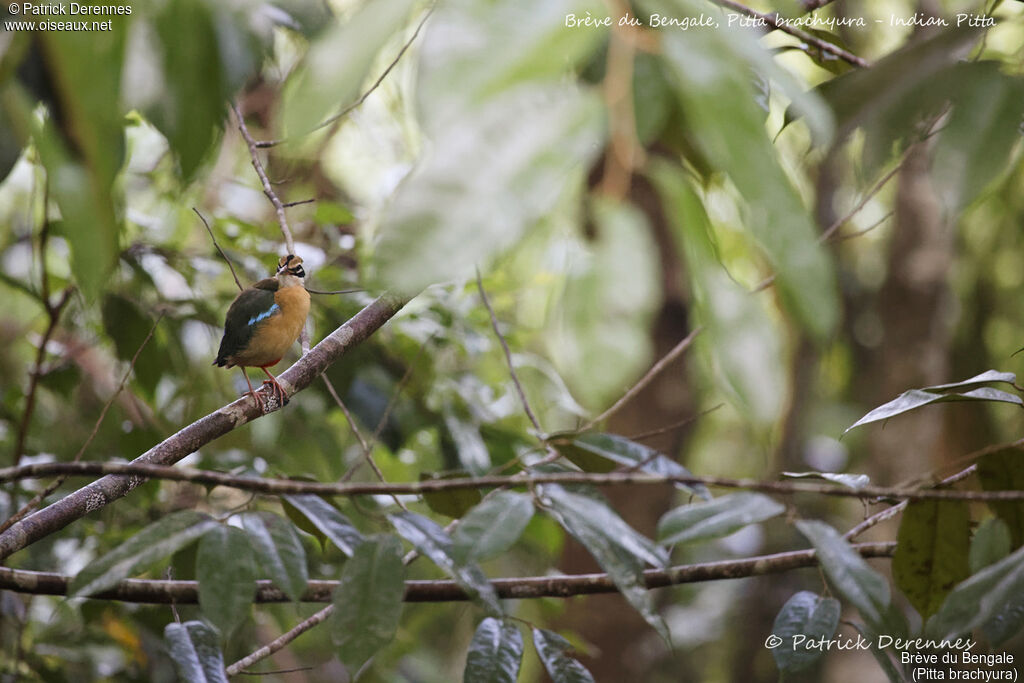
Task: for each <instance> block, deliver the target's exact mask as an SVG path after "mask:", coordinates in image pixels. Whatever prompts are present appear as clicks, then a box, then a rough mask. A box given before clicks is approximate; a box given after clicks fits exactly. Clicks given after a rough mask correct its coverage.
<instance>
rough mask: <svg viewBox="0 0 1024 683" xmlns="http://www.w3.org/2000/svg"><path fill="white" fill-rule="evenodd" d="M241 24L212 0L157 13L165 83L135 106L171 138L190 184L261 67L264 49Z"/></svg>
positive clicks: (171, 5)
mask: <svg viewBox="0 0 1024 683" xmlns="http://www.w3.org/2000/svg"><path fill="white" fill-rule="evenodd" d="M241 21H242V17H241V16H240V15H238V14H235V13H233V12H231V11H230V10H229V9H228V8H226V7H224V6H222V5H221V4H220V3H215V2H207V0H175V1H174V2H167V3H162V4H161V5H160V6H159V7H158V8H157V11H156V12H155V13H154V14H153V15H152V28H153V30H154V31H155V38H156V40H154V41H152V43H151V45H152V47H151V48H150V49H153V50H155V51H157V52H158V53H159V58H160V59H161V60H162V65H161V66H162V67H163V68H162V69H161V70H160V77H161V79H160V80H162V82H159V81H158V82H157V84H156V86H154V85H152V84H147V85H148V89H147V88H140V89H139V90H140V91H141V92H140V93H139V94H138V95H134V97H135V98H136V99H137V100H138V101H135V102H133V104H135V105H137V106H138V107H139V108H141V109H142V110H143V111H144V112H145V114H146V117H147V118H148V119H149V120H150V121H152V122H153V125H155V126H156V127H157V128H158V129H159V130H160V132H161V133H163V134H164V136H165V137H166V138H167V142H168V143H169V145H170V148H171V151H172V153H173V154H174V156H175V158H176V159H177V160H178V163H179V165H180V167H181V174H182V176H183V177H184V178H185V179H186V180H191V179H192V177H193V176H194V174H195V172H196V171H197V170H198V168H199V165H200V164H201V163H202V161H203V159H204V158H205V157H206V156H207V155H208V154H209V153H210V151H211V150H212V149H213V147H214V144H215V142H216V141H217V139H218V137H219V135H220V132H221V129H222V127H223V124H224V121H225V117H226V115H227V103H228V99H229V98H230V97H231V96H232V95H233V94H234V92H235V90H236V89H238V88H239V87H240V86H241V85H242V84H243V83H244V82H245V81H246V80H247V79H248V78H249V77H250V76H251V75H252V74H253V73H254V72H255V70H256V69H257V68H258V67H259V62H260V57H261V55H260V54H259V53H260V50H259V46H258V45H257V43H256V42H255V41H254V39H253V38H252V36H251V35H249V33H248V31H247V30H246V29H245V28H244V27H243V26H242V24H241V23H240V22H241ZM183 35H187V36H189V37H190V39H189V40H188V42H187V43H183V42H182V40H181V36H183Z"/></svg>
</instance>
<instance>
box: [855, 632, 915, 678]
mask: <svg viewBox="0 0 1024 683" xmlns="http://www.w3.org/2000/svg"><path fill="white" fill-rule="evenodd" d="M849 624H850V626H853V628H855V629H857V632H858V633H859V634H860V635H861V636H862V637H863V638H864V640H865V641H867V642H868V643H869V647H868V652H870V653H871V656H872V657H874V658H875V661H876V662H878V666H879V667H881V669H882V672H883V673H885V677H886V678H887V679H888V680H889V683H907V677H906V676H904V675H903V672H902V671H901V669H900V668H899V667H897V666H896V663H895V662H894V661H893V657H892V656H890V654H889V653H890V651H891V650H890V649H888V648H880V647H878V646H877V643H878V636H879V635H886V636H887V635H890V634H888V633H881V634H879V633H878V632H877V631H874V630H872V629H870V628H868V627H866V626H864V624H859V623H857V622H856V621H851V622H849Z"/></svg>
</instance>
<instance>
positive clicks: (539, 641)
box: [533, 627, 594, 683]
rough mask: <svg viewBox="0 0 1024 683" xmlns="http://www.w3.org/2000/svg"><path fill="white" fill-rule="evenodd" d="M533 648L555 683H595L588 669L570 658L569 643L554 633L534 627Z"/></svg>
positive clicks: (570, 649) (570, 646) (570, 648)
mask: <svg viewBox="0 0 1024 683" xmlns="http://www.w3.org/2000/svg"><path fill="white" fill-rule="evenodd" d="M533 646H534V648H536V650H537V656H538V657H540V661H541V662H542V663H543V664H544V669H545V670H546V671H547V672H548V675H549V676H551V680H552V681H554V683H594V677H593V676H592V675H591V673H590V672H589V671H587V668H586V667H585V666H583V665H582V664H580V663H579V662H578V661H576V659H574V658H573V657H572V656H570V654H569V653H570V652H571V651H572V645H570V644H569V641H568V640H566V639H565V638H563V637H562V636H560V635H558V634H557V633H555V632H554V631H548V630H546V629H543V628H536V627H534V628H533Z"/></svg>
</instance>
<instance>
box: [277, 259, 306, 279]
mask: <svg viewBox="0 0 1024 683" xmlns="http://www.w3.org/2000/svg"><path fill="white" fill-rule="evenodd" d="M276 275H277V279H278V280H279V281H280V282H281V285H282V286H284V287H287V286H291V285H301V284H303V280H304V279H305V277H306V271H305V270H304V269H303V268H302V259H301V258H300V257H298V256H295V255H294V254H286V255H284V256H282V257H281V258H280V259H278V261H277V273H276ZM292 278H295V279H296V280H297V282H296V281H291V280H292Z"/></svg>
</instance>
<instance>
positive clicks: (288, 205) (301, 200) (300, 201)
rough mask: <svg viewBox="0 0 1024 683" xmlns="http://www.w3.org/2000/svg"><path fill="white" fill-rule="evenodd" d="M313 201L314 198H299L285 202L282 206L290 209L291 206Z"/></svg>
mask: <svg viewBox="0 0 1024 683" xmlns="http://www.w3.org/2000/svg"><path fill="white" fill-rule="evenodd" d="M315 201H316V199H315V198H314V199H300V200H299V201H297V202H285V203H284V204H283V205H282V206H284V208H286V209H290V208H292V207H293V206H302V205H303V204H312V203H313V202H315Z"/></svg>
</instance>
